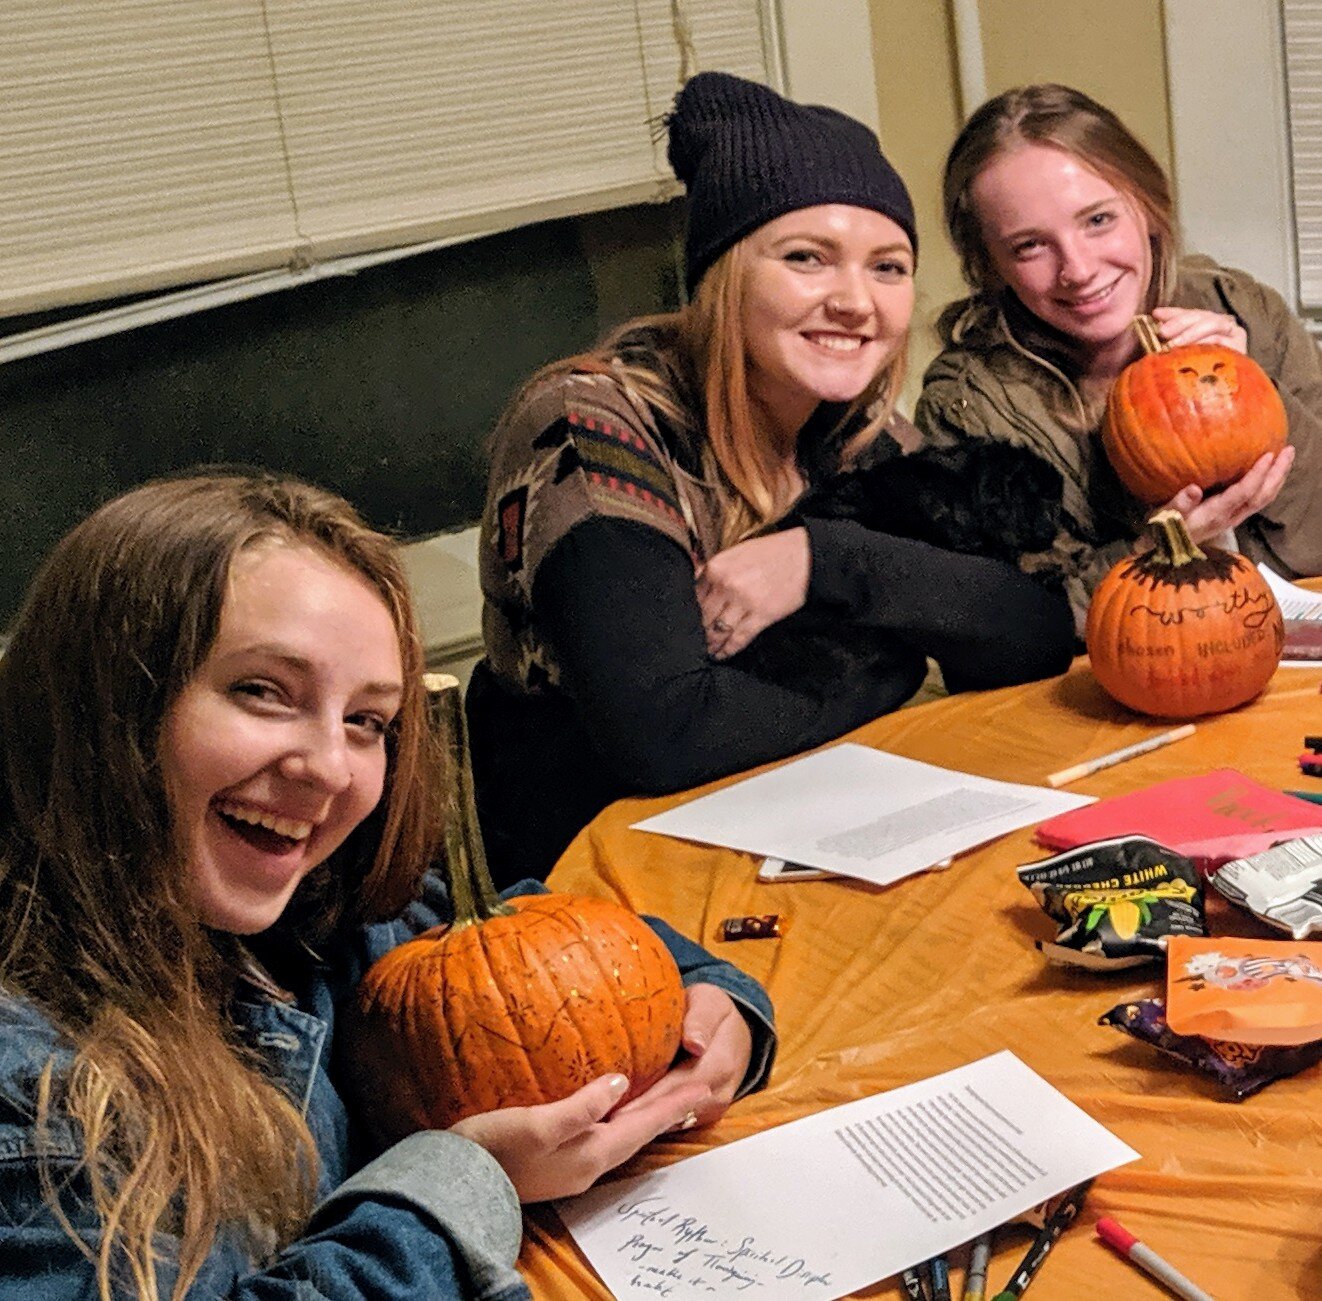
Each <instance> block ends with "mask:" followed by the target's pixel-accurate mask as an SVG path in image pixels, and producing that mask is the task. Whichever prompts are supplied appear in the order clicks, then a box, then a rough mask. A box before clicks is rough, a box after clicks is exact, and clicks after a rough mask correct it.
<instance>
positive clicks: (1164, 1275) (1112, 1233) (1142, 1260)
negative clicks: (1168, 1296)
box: [1097, 1216, 1212, 1301]
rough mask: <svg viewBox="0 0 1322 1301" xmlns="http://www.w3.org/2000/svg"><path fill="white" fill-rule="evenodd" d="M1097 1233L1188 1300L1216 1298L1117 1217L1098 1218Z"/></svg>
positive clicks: (1111, 1245)
mask: <svg viewBox="0 0 1322 1301" xmlns="http://www.w3.org/2000/svg"><path fill="white" fill-rule="evenodd" d="M1097 1236H1098V1237H1099V1238H1101V1240H1102V1241H1103V1242H1104V1243H1106V1245H1107V1246H1108V1247H1113V1248H1114V1249H1115V1250H1116V1251H1118V1252H1119V1253H1120V1255H1122V1256H1124V1257H1125V1259H1126V1260H1131V1261H1133V1262H1134V1264H1135V1265H1137V1266H1138V1267H1139V1269H1141V1270H1144V1271H1145V1272H1146V1273H1148V1274H1151V1275H1152V1277H1153V1278H1155V1279H1157V1280H1158V1281H1159V1282H1160V1283H1163V1284H1164V1285H1165V1286H1166V1287H1167V1288H1169V1289H1170V1291H1172V1292H1174V1293H1175V1295H1176V1296H1178V1297H1183V1298H1184V1301H1212V1298H1211V1297H1210V1296H1209V1295H1208V1294H1207V1293H1206V1292H1204V1291H1203V1289H1202V1288H1200V1287H1198V1286H1197V1284H1195V1283H1191V1282H1190V1281H1189V1280H1188V1279H1187V1278H1185V1277H1184V1275H1183V1274H1181V1273H1180V1272H1179V1270H1177V1269H1176V1268H1175V1267H1174V1266H1173V1265H1168V1264H1167V1263H1166V1262H1165V1261H1164V1260H1162V1258H1161V1257H1160V1256H1158V1255H1157V1253H1156V1252H1155V1251H1153V1250H1152V1248H1151V1247H1145V1246H1144V1245H1143V1244H1142V1243H1141V1242H1140V1241H1139V1240H1138V1239H1137V1238H1136V1237H1134V1235H1133V1234H1132V1233H1130V1232H1129V1231H1128V1230H1127V1229H1124V1228H1122V1227H1121V1226H1120V1225H1119V1224H1117V1223H1116V1222H1115V1221H1114V1220H1110V1219H1107V1218H1106V1216H1102V1218H1101V1219H1100V1220H1098V1221H1097Z"/></svg>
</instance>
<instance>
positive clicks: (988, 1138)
mask: <svg viewBox="0 0 1322 1301" xmlns="http://www.w3.org/2000/svg"><path fill="white" fill-rule="evenodd" d="M1137 1155H1138V1154H1137V1153H1136V1152H1135V1151H1133V1149H1132V1148H1130V1147H1128V1146H1127V1145H1126V1144H1124V1143H1122V1142H1121V1141H1120V1140H1119V1139H1118V1138H1116V1137H1115V1136H1114V1135H1113V1134H1112V1133H1110V1131H1108V1130H1106V1129H1103V1128H1102V1126H1100V1125H1099V1124H1097V1122H1096V1121H1094V1120H1092V1119H1091V1118H1090V1117H1089V1116H1088V1115H1086V1114H1085V1113H1084V1112H1082V1111H1080V1110H1079V1108H1078V1107H1076V1106H1075V1105H1074V1104H1073V1103H1072V1102H1070V1101H1069V1099H1068V1098H1066V1097H1065V1096H1064V1095H1063V1094H1061V1093H1059V1092H1057V1091H1056V1090H1055V1089H1053V1088H1052V1087H1051V1085H1049V1084H1048V1083H1047V1082H1046V1081H1045V1080H1044V1079H1042V1077H1041V1076H1039V1075H1037V1074H1035V1073H1034V1072H1033V1071H1031V1070H1030V1069H1029V1068H1028V1067H1027V1066H1025V1065H1024V1064H1023V1062H1021V1061H1020V1060H1019V1059H1018V1058H1017V1057H1015V1056H1014V1055H1013V1054H1012V1053H1008V1052H1002V1053H996V1054H995V1055H993V1056H991V1057H984V1058H983V1059H982V1060H980V1061H977V1062H973V1063H971V1064H970V1065H968V1066H961V1067H959V1068H957V1069H956V1070H953V1071H947V1072H946V1073H945V1074H943V1075H937V1076H934V1077H932V1078H931V1079H928V1080H922V1081H920V1082H918V1083H916V1084H909V1085H905V1086H904V1087H903V1088H899V1089H892V1090H891V1091H890V1092H889V1093H882V1094H878V1095H876V1096H874V1097H870V1098H862V1099H860V1100H859V1101H857V1102H850V1103H846V1104H845V1105H843V1106H840V1107H833V1108H832V1109H831V1110H829V1111H823V1112H818V1113H817V1114H816V1115H814V1116H809V1117H807V1118H805V1119H804V1120H799V1121H794V1122H792V1123H791V1124H788V1125H781V1126H779V1127H778V1128H776V1129H771V1130H767V1131H766V1132H765V1133H762V1134H756V1135H754V1136H753V1137H751V1138H746V1139H743V1140H741V1141H739V1142H736V1143H731V1144H729V1145H727V1146H726V1147H721V1148H717V1149H715V1150H714V1151H711V1152H704V1153H702V1154H701V1155H699V1156H695V1157H690V1158H689V1159H688V1160H686V1161H680V1162H677V1163H676V1164H674V1165H671V1166H667V1167H666V1168H665V1169H663V1170H657V1171H654V1172H653V1173H651V1174H646V1175H641V1176H639V1177H637V1178H633V1179H624V1180H620V1181H618V1182H616V1183H612V1184H605V1185H602V1186H600V1187H597V1188H594V1189H592V1190H590V1191H589V1192H587V1193H584V1194H583V1195H582V1196H581V1197H575V1198H569V1199H567V1200H565V1201H562V1202H559V1203H557V1207H556V1209H557V1210H558V1211H559V1213H560V1218H561V1219H562V1220H563V1221H564V1223H565V1225H566V1227H567V1228H568V1229H569V1232H570V1233H571V1234H573V1236H574V1238H575V1240H576V1241H577V1242H578V1245H579V1246H580V1247H581V1248H582V1249H583V1252H584V1254H585V1255H586V1256H587V1258H588V1261H589V1262H590V1263H591V1265H592V1267H593V1268H594V1269H595V1270H596V1271H597V1273H598V1274H600V1275H601V1278H602V1280H603V1281H604V1282H605V1284H606V1286H607V1287H608V1288H610V1290H611V1291H612V1292H613V1293H614V1294H615V1296H616V1297H618V1298H630V1297H635V1298H640V1299H647V1298H654V1297H667V1298H670V1301H687V1299H688V1298H693V1297H706V1298H713V1297H715V1298H721V1297H736V1296H743V1297H757V1298H759V1301H781V1298H804V1299H805V1301H834V1298H836V1297H841V1296H845V1295H847V1294H848V1293H850V1292H853V1291H855V1290H857V1289H858V1288H861V1287H866V1286H867V1285H868V1284H871V1283H875V1282H877V1281H878V1280H880V1279H883V1278H886V1277H887V1276H889V1275H891V1274H894V1273H896V1272H897V1271H899V1270H901V1269H904V1268H905V1267H907V1266H909V1265H912V1264H915V1263H917V1262H918V1261H920V1260H926V1259H928V1258H930V1257H932V1256H935V1255H939V1254H940V1253H942V1252H945V1251H949V1250H950V1249H951V1248H953V1247H957V1246H959V1245H960V1244H961V1243H963V1242H967V1241H968V1240H969V1239H971V1238H973V1237H976V1236H977V1235H978V1234H979V1233H982V1232H983V1231H984V1230H986V1229H990V1228H993V1227H995V1226H996V1225H999V1224H1003V1223H1004V1222H1005V1221H1006V1220H1009V1219H1011V1218H1013V1217H1014V1216H1016V1215H1019V1214H1020V1213H1022V1212H1023V1211H1026V1210H1027V1209H1028V1208H1029V1207H1031V1206H1034V1205H1036V1204H1038V1203H1039V1202H1043V1201H1045V1200H1046V1199H1047V1198H1048V1197H1051V1196H1053V1195H1054V1194H1056V1193H1059V1192H1061V1191H1062V1190H1064V1189H1066V1188H1069V1187H1072V1186H1073V1185H1075V1184H1078V1183H1082V1182H1083V1181H1084V1180H1085V1179H1090V1178H1092V1177H1093V1176H1094V1175H1098V1174H1101V1173H1102V1171H1104V1170H1109V1169H1112V1168H1113V1167H1114V1166H1118V1165H1123V1164H1124V1163H1125V1162H1127V1161H1132V1160H1134V1159H1135V1158H1136V1157H1137Z"/></svg>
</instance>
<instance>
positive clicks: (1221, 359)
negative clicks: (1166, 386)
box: [1175, 349, 1239, 406]
mask: <svg viewBox="0 0 1322 1301" xmlns="http://www.w3.org/2000/svg"><path fill="white" fill-rule="evenodd" d="M1228 354H1229V349H1218V350H1217V351H1216V352H1214V353H1203V352H1194V353H1193V355H1192V356H1190V357H1189V358H1188V359H1187V360H1185V361H1184V362H1182V363H1181V365H1180V367H1179V369H1178V370H1177V371H1176V372H1175V382H1176V384H1177V385H1178V387H1179V390H1180V396H1181V397H1184V398H1188V399H1189V401H1190V402H1196V403H1197V404H1198V405H1199V406H1203V405H1205V404H1206V403H1208V402H1209V401H1218V400H1224V399H1228V398H1233V397H1234V396H1235V394H1236V393H1238V392H1239V366H1238V364H1237V363H1236V361H1235V358H1234V356H1233V355H1228Z"/></svg>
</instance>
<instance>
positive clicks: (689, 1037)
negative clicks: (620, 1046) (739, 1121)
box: [615, 984, 753, 1129]
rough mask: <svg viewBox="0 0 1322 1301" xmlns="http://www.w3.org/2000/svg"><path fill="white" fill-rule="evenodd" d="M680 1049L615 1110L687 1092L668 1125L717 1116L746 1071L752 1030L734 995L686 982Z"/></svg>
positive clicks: (651, 1103) (623, 1112) (709, 1120)
mask: <svg viewBox="0 0 1322 1301" xmlns="http://www.w3.org/2000/svg"><path fill="white" fill-rule="evenodd" d="M684 994H685V1009H684V1028H683V1038H682V1040H681V1045H682V1048H683V1052H682V1054H681V1056H680V1058H679V1061H678V1063H677V1064H676V1065H675V1066H673V1067H672V1068H671V1069H670V1070H669V1071H668V1072H667V1073H666V1074H665V1075H664V1076H662V1077H661V1079H660V1080H658V1081H657V1082H656V1083H655V1084H654V1085H652V1087H651V1088H650V1089H648V1090H647V1091H646V1092H645V1093H640V1094H639V1095H638V1097H636V1098H634V1099H633V1100H632V1101H630V1102H626V1103H625V1104H624V1106H623V1107H621V1108H620V1109H619V1111H618V1112H616V1113H615V1114H616V1115H617V1116H624V1115H627V1114H628V1113H630V1112H631V1111H633V1110H634V1109H635V1108H641V1107H647V1108H652V1107H656V1106H658V1105H660V1104H661V1102H662V1100H663V1099H666V1098H671V1097H674V1098H679V1097H692V1092H691V1091H692V1090H693V1089H694V1087H695V1086H700V1089H701V1092H700V1094H699V1096H697V1097H696V1098H693V1100H692V1101H691V1102H690V1103H689V1105H688V1108H687V1109H686V1112H685V1113H684V1114H683V1115H682V1119H681V1121H680V1122H678V1123H676V1124H675V1125H673V1126H672V1128H674V1129H691V1128H692V1127H693V1126H694V1125H710V1124H712V1123H713V1122H714V1121H716V1120H719V1119H720V1117H721V1116H722V1115H723V1114H724V1113H725V1109H726V1108H727V1107H728V1106H729V1105H730V1103H731V1102H733V1101H734V1095H735V1094H736V1093H737V1092H738V1091H739V1086H740V1085H741V1084H742V1083H743V1081H744V1076H745V1075H747V1074H748V1063H749V1060H750V1059H751V1057H752V1052H753V1036H752V1033H751V1032H750V1031H749V1029H748V1022H747V1021H745V1020H744V1017H743V1014H742V1013H741V1012H740V1011H739V1008H738V1007H737V1006H736V1005H735V1002H734V999H732V998H731V997H730V996H729V994H727V993H726V992H725V991H724V990H723V989H718V988H717V987H716V986H715V985H704V984H696V985H690V986H689V987H688V989H686V990H685V991H684Z"/></svg>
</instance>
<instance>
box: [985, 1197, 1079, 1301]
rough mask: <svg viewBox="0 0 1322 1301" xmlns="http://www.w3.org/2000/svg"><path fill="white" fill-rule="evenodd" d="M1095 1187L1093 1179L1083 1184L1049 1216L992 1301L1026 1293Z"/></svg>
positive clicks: (1005, 1300)
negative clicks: (1011, 1276)
mask: <svg viewBox="0 0 1322 1301" xmlns="http://www.w3.org/2000/svg"><path fill="white" fill-rule="evenodd" d="M1091 1187H1092V1180H1091V1179H1089V1180H1088V1181H1087V1183H1082V1184H1080V1185H1079V1186H1078V1187H1077V1188H1075V1189H1073V1190H1072V1191H1071V1192H1070V1193H1069V1195H1068V1196H1067V1197H1066V1198H1065V1200H1064V1201H1063V1202H1061V1204H1060V1205H1059V1206H1057V1207H1056V1209H1055V1210H1054V1211H1052V1212H1051V1214H1050V1215H1049V1216H1047V1221H1046V1223H1045V1224H1044V1225H1043V1226H1042V1227H1041V1228H1040V1229H1039V1230H1038V1234H1037V1237H1036V1238H1034V1239H1033V1244H1032V1246H1030V1247H1029V1248H1028V1254H1027V1255H1026V1256H1025V1257H1024V1259H1023V1262H1022V1263H1021V1264H1020V1266H1019V1268H1018V1269H1017V1270H1015V1273H1014V1277H1013V1278H1011V1280H1010V1281H1009V1282H1008V1283H1007V1284H1006V1285H1005V1287H1004V1288H1002V1289H1001V1291H999V1292H998V1293H997V1294H996V1295H995V1296H994V1297H993V1298H992V1301H1015V1299H1016V1298H1017V1297H1019V1296H1022V1295H1023V1291H1024V1289H1025V1288H1026V1287H1027V1286H1028V1285H1029V1284H1030V1283H1031V1282H1032V1281H1033V1278H1034V1276H1035V1275H1036V1274H1037V1271H1038V1270H1039V1269H1041V1268H1042V1262H1043V1261H1044V1260H1046V1258H1047V1253H1048V1252H1049V1251H1050V1250H1051V1248H1052V1247H1054V1246H1055V1245H1056V1240H1057V1239H1058V1238H1059V1237H1060V1235H1061V1234H1062V1233H1064V1232H1065V1230H1066V1229H1068V1228H1069V1227H1070V1225H1071V1224H1073V1223H1074V1219H1075V1216H1077V1215H1078V1213H1079V1211H1080V1209H1081V1208H1082V1206H1083V1199H1084V1198H1085V1197H1086V1196H1087V1195H1088V1189H1089V1188H1091Z"/></svg>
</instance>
